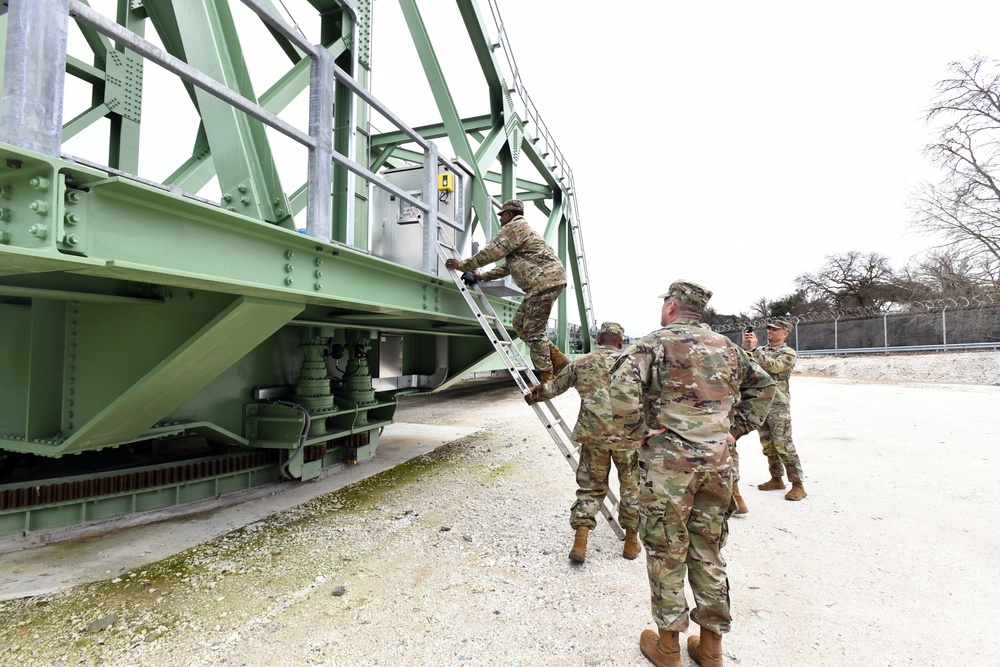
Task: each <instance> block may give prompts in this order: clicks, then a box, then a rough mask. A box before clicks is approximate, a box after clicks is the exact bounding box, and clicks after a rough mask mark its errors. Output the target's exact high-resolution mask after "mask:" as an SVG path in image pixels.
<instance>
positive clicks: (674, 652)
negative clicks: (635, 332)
mask: <svg viewBox="0 0 1000 667" xmlns="http://www.w3.org/2000/svg"><path fill="white" fill-rule="evenodd" d="M639 649H640V650H641V651H642V654H643V655H644V656H646V657H647V658H649V661H650V662H652V663H653V664H654V665H656V666H657V667H681V642H680V633H679V632H670V631H669V630H660V634H659V635H657V634H656V633H655V632H653V631H652V630H643V631H642V635H640V636H639Z"/></svg>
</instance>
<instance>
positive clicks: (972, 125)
mask: <svg viewBox="0 0 1000 667" xmlns="http://www.w3.org/2000/svg"><path fill="white" fill-rule="evenodd" d="M949 70H950V73H951V76H950V77H949V78H947V79H944V80H943V81H941V82H939V83H938V85H937V96H936V99H935V100H934V102H933V104H932V106H931V108H930V110H929V111H928V112H927V121H928V122H929V123H933V124H938V125H939V126H940V131H939V135H938V137H937V141H935V142H934V143H932V144H930V145H929V146H927V148H926V151H927V154H928V155H929V156H930V158H931V159H933V160H934V161H935V162H936V163H937V164H938V165H940V166H941V168H942V170H943V172H944V175H943V178H942V180H941V182H940V183H938V184H933V183H927V184H925V185H924V186H923V187H922V189H921V191H920V193H919V194H918V196H917V201H916V205H915V209H916V210H915V218H914V222H913V224H914V226H915V227H916V228H917V229H920V230H922V231H924V232H927V233H930V234H933V235H935V236H937V237H938V238H942V239H943V240H944V241H943V243H942V245H941V246H940V247H939V250H943V251H946V255H947V256H948V257H950V258H952V259H957V260H960V261H962V262H963V263H964V267H965V270H967V271H969V277H970V278H972V279H973V280H974V281H975V282H976V283H978V284H979V285H981V286H983V287H986V286H989V287H993V288H997V287H1000V183H998V181H997V179H998V178H1000V61H997V60H990V59H987V58H985V57H983V56H976V57H973V58H972V59H970V60H969V62H967V63H963V62H954V63H951V65H950V66H949Z"/></svg>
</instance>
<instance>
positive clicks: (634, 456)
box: [611, 447, 639, 532]
mask: <svg viewBox="0 0 1000 667" xmlns="http://www.w3.org/2000/svg"><path fill="white" fill-rule="evenodd" d="M611 458H612V460H613V461H614V462H615V469H616V470H617V471H618V492H619V494H620V495H621V497H620V498H619V499H618V500H619V501H620V504H619V505H618V523H619V525H621V527H622V528H631V529H632V530H634V531H637V532H638V530H639V451H638V449H635V448H634V447H628V448H625V449H623V448H620V447H616V448H613V449H612V450H611Z"/></svg>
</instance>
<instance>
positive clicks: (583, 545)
mask: <svg viewBox="0 0 1000 667" xmlns="http://www.w3.org/2000/svg"><path fill="white" fill-rule="evenodd" d="M589 532H590V528H587V527H586V526H580V527H579V528H577V529H576V537H575V538H573V548H572V549H571V550H570V552H569V559H570V560H572V561H576V562H577V563H582V562H584V561H585V560H587V533H589Z"/></svg>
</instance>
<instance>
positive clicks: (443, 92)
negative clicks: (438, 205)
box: [399, 0, 498, 237]
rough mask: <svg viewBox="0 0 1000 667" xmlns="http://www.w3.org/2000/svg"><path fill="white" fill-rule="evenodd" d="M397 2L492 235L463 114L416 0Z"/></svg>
mask: <svg viewBox="0 0 1000 667" xmlns="http://www.w3.org/2000/svg"><path fill="white" fill-rule="evenodd" d="M399 5H400V7H401V8H402V10H403V18H404V19H405V20H406V24H407V26H408V27H409V30H410V36H411V37H412V38H413V44H414V46H415V47H416V49H417V55H418V57H419V58H420V63H421V65H422V66H423V69H424V75H425V76H426V77H427V82H428V83H429V84H430V87H431V92H432V94H433V95H434V100H435V102H436V103H437V107H438V111H439V112H440V113H441V118H442V120H443V121H444V126H445V128H446V129H447V130H448V140H449V141H450V142H451V145H452V148H454V149H455V152H456V153H457V154H458V157H459V158H461V159H462V160H464V161H465V163H466V164H467V165H469V167H470V168H471V169H472V170H473V172H474V173H475V175H476V178H475V181H474V183H473V186H472V208H473V209H475V211H476V214H477V215H478V216H479V221H480V224H482V225H484V227H485V229H484V230H483V231H484V232H485V233H486V236H488V237H492V236H493V234H494V233H495V232H496V230H497V229H498V223H496V216H495V213H494V211H493V207H492V206H491V205H490V195H489V192H487V191H486V186H485V184H484V183H483V176H482V173H481V172H480V170H479V166H478V165H477V164H476V156H475V153H474V152H473V150H472V146H471V145H470V144H469V137H468V136H467V135H466V133H465V128H464V127H463V125H462V117H461V116H460V115H459V113H458V109H457V108H456V107H455V101H454V99H453V98H452V96H451V91H450V90H449V88H448V83H447V81H445V78H444V72H443V71H442V70H441V64H440V62H439V61H438V58H437V54H436V53H435V51H434V46H433V45H432V44H431V39H430V35H429V34H428V33H427V28H426V26H425V25H424V21H423V18H422V17H421V15H420V10H419V9H417V3H416V0H399ZM424 148H426V146H424Z"/></svg>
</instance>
